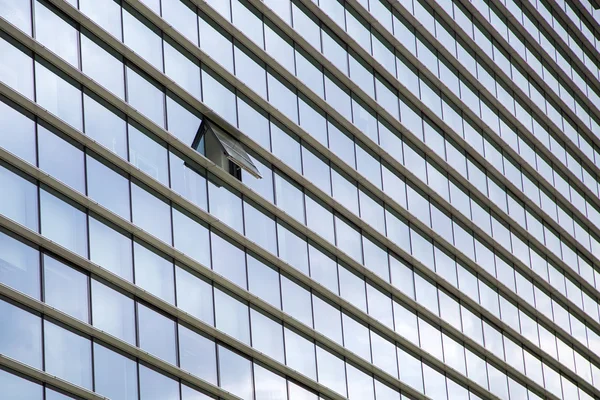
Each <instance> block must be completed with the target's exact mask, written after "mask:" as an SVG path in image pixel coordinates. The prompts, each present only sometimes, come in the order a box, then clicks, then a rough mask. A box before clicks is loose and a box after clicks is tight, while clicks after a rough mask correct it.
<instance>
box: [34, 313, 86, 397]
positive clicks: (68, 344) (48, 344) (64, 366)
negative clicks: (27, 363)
mask: <svg viewBox="0 0 600 400" xmlns="http://www.w3.org/2000/svg"><path fill="white" fill-rule="evenodd" d="M44 350H45V359H44V361H45V366H46V372H48V373H49V374H52V375H56V376H57V377H59V378H61V379H64V380H66V381H69V382H71V383H74V384H75V385H78V386H82V387H84V388H86V389H88V390H92V345H91V342H90V340H89V339H86V338H84V337H83V336H79V335H77V334H75V333H73V332H71V331H68V330H66V329H63V328H61V327H59V326H58V325H55V324H53V323H51V322H48V321H46V320H45V321H44Z"/></svg>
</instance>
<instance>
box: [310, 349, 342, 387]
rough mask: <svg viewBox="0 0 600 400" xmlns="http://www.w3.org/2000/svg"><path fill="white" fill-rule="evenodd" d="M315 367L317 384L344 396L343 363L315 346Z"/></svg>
mask: <svg viewBox="0 0 600 400" xmlns="http://www.w3.org/2000/svg"><path fill="white" fill-rule="evenodd" d="M317 365H318V371H319V383H322V384H323V385H325V386H327V387H329V388H331V389H332V390H334V391H336V392H338V393H339V394H341V395H342V396H346V370H345V368H344V361H343V360H342V359H341V358H338V357H336V356H334V355H333V354H331V353H330V352H328V351H327V350H324V349H323V348H321V347H319V346H317Z"/></svg>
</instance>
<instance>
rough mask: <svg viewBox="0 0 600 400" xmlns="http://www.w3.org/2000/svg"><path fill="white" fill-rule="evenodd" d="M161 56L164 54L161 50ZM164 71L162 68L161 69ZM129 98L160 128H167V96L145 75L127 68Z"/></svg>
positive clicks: (130, 101) (136, 107)
mask: <svg viewBox="0 0 600 400" xmlns="http://www.w3.org/2000/svg"><path fill="white" fill-rule="evenodd" d="M158 53H159V54H162V52H161V51H160V49H159V50H158ZM161 69H162V68H161ZM127 96H128V100H127V101H128V102H129V104H131V106H132V107H134V108H135V109H136V110H138V111H139V112H140V113H142V114H143V115H145V116H146V117H147V118H148V119H150V120H151V121H153V122H154V123H155V124H157V125H158V126H160V127H163V128H164V126H165V103H164V97H165V94H164V92H163V91H162V89H160V88H159V87H158V86H156V84H155V83H154V82H153V81H152V80H151V78H148V77H146V76H145V74H143V73H138V72H136V71H134V70H133V69H131V68H130V67H127Z"/></svg>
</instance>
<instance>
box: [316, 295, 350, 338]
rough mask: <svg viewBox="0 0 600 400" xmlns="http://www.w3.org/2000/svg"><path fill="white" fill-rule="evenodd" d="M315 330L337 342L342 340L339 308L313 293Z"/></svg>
mask: <svg viewBox="0 0 600 400" xmlns="http://www.w3.org/2000/svg"><path fill="white" fill-rule="evenodd" d="M312 300H313V314H314V318H315V330H317V332H319V333H322V334H323V335H325V336H327V337H328V338H329V339H331V340H333V341H334V342H337V343H339V344H342V343H343V340H342V315H341V311H340V309H339V308H337V307H335V306H333V305H331V304H330V303H329V302H327V301H325V300H323V299H321V298H320V297H317V296H315V295H314V294H313V296H312Z"/></svg>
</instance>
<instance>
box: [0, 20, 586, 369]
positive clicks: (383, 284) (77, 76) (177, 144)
mask: <svg viewBox="0 0 600 400" xmlns="http://www.w3.org/2000/svg"><path fill="white" fill-rule="evenodd" d="M9 27H10V26H9ZM15 32H16V33H15V34H16V35H19V34H20V35H21V36H24V34H22V33H20V31H15ZM22 40H23V41H24V44H26V45H29V46H34V47H36V46H37V47H38V48H39V50H38V53H39V54H43V55H44V56H45V57H46V58H48V59H51V60H52V61H53V63H55V65H60V66H61V67H60V69H63V71H64V72H66V73H68V74H70V75H71V76H72V77H73V78H75V79H77V80H79V81H82V82H85V84H86V86H87V87H92V88H94V90H95V91H96V92H97V93H100V95H101V97H104V98H105V99H106V100H108V101H109V102H110V103H112V104H113V105H115V106H116V107H117V108H119V109H121V110H122V111H124V112H125V113H126V114H128V115H130V116H133V117H134V118H135V119H137V120H138V122H140V121H142V125H143V126H145V127H146V128H147V129H149V130H150V131H152V132H154V133H155V134H157V135H158V136H159V137H161V138H163V139H164V140H166V141H167V142H169V143H170V144H171V145H173V147H175V148H177V149H178V150H180V151H181V152H183V153H184V154H186V155H188V156H191V158H192V159H195V160H196V161H198V162H199V164H201V165H203V166H207V167H208V168H209V169H210V170H211V171H212V172H213V173H215V175H217V176H219V177H221V178H222V179H223V180H225V181H226V182H228V183H230V184H231V185H232V186H233V187H235V188H236V189H238V190H240V191H241V192H242V193H245V194H249V193H253V192H252V191H251V190H249V189H247V188H245V187H244V185H242V184H240V183H239V181H237V180H235V179H233V178H231V177H230V176H229V175H228V174H226V173H224V171H222V170H220V169H219V168H217V167H215V166H214V164H212V163H210V162H208V161H207V160H205V159H203V158H202V157H201V156H199V155H198V154H197V153H195V152H193V151H191V149H190V148H189V147H188V146H186V145H183V144H182V143H181V142H179V141H178V140H177V139H175V138H174V137H172V136H170V135H168V134H166V133H165V132H164V131H163V130H162V129H160V128H158V127H157V126H156V125H155V124H154V123H152V122H150V121H149V120H147V119H146V118H145V117H143V116H142V115H141V114H139V113H138V112H137V111H135V110H134V109H133V108H132V107H131V106H129V105H128V104H126V103H124V102H122V101H121V100H119V99H117V98H116V97H115V96H113V95H112V94H110V93H108V92H107V91H106V90H105V89H103V88H102V87H100V86H99V85H97V84H96V83H95V82H94V81H92V80H90V79H89V78H87V77H86V76H85V75H84V74H82V73H81V72H79V71H77V70H75V69H74V68H73V67H71V66H70V65H67V64H66V63H65V62H64V61H62V59H60V58H58V57H57V56H56V55H53V53H51V52H49V51H48V50H47V49H45V48H44V47H43V46H40V45H39V44H37V42H36V41H35V40H33V39H31V38H29V37H27V36H24V37H22ZM30 42H33V43H34V44H33V45H32V44H30ZM132 54H133V55H134V56H135V54H134V53H132ZM136 57H137V56H136ZM139 62H140V64H142V65H146V64H145V63H146V62H145V61H144V60H139ZM146 68H150V67H148V66H147V65H146ZM153 72H154V73H155V74H156V75H157V76H158V73H156V72H155V71H153ZM165 79H166V80H167V84H168V83H169V82H170V81H168V78H165ZM172 86H174V85H173V84H172ZM7 91H8V92H9V93H10V92H13V91H12V90H11V89H7ZM17 96H19V95H17ZM188 97H190V96H189V95H188ZM13 100H14V99H13ZM196 102H197V100H196ZM21 105H22V106H24V107H25V108H28V107H29V108H31V107H32V105H31V104H29V102H28V101H27V100H25V104H21ZM33 107H34V108H35V107H39V106H37V105H34V106H33ZM198 108H200V109H202V110H205V109H206V110H207V112H205V114H210V113H211V112H210V110H208V109H207V108H206V107H205V106H203V105H202V104H200V106H198ZM30 111H31V110H30ZM214 119H216V120H218V121H221V122H222V125H226V126H228V127H229V125H228V124H227V123H225V122H224V121H223V120H222V119H221V118H220V117H218V116H216V115H215V116H214ZM57 121H60V120H57ZM62 125H63V127H62V128H61V129H69V128H70V127H68V126H67V125H66V124H64V123H63V124H62ZM70 129H72V128H70ZM232 130H235V128H233V129H232ZM77 136H81V135H80V134H79V135H77ZM84 138H85V137H84ZM76 140H79V141H81V140H82V139H81V138H76ZM83 140H84V141H86V140H88V141H91V140H89V139H83ZM91 142H93V141H91ZM94 143H95V142H94ZM96 147H99V148H100V149H101V146H98V145H97V144H96ZM101 151H102V150H101ZM108 153H109V154H108V155H107V157H106V158H107V159H109V160H111V159H112V161H113V163H116V164H117V165H118V164H119V162H122V160H121V159H120V158H118V157H116V156H114V155H112V153H110V152H108ZM270 158H271V159H274V158H273V157H270ZM127 165H129V164H127ZM282 167H284V166H282ZM122 168H123V169H124V170H126V171H130V170H132V169H135V168H134V167H132V166H125V167H122ZM285 168H287V170H290V168H289V167H285ZM290 171H291V170H290ZM292 172H293V171H292ZM130 173H131V172H130ZM290 175H292V174H290ZM292 176H293V175H292ZM302 179H303V178H302ZM142 181H143V179H142ZM150 181H152V179H151V178H150ZM145 183H146V184H148V185H149V186H151V187H152V186H153V184H152V183H148V182H145ZM154 185H156V184H154ZM156 186H157V187H155V188H154V189H155V190H157V191H158V192H159V193H161V194H163V195H165V193H164V192H163V189H164V190H166V191H168V189H166V188H164V187H162V185H156ZM166 196H167V197H169V196H168V194H167V195H166ZM176 196H178V195H176ZM178 197H179V196H178ZM251 197H252V195H251ZM254 199H255V201H256V200H258V203H259V204H261V205H263V206H264V207H265V208H266V209H268V210H270V211H271V212H273V213H274V214H275V215H277V216H279V217H280V218H281V217H283V218H282V219H284V220H286V221H287V222H288V223H289V224H290V225H292V226H294V227H297V229H298V230H300V231H301V232H303V233H305V234H307V235H308V236H309V237H310V238H311V239H313V240H315V241H316V242H317V243H320V244H321V245H323V246H324V247H326V248H328V249H330V248H331V244H329V243H328V242H325V241H324V240H323V239H321V238H318V236H317V235H316V234H314V233H312V232H311V231H309V230H308V228H306V227H304V226H303V225H299V223H298V222H296V221H295V220H293V219H291V218H290V217H289V216H286V214H285V213H283V212H282V211H281V210H279V209H278V208H276V207H274V206H273V205H272V204H271V203H268V202H266V201H265V200H264V199H262V198H260V197H254ZM332 201H333V200H332ZM336 204H337V203H336ZM338 207H340V206H339V205H338ZM192 213H194V212H193V211H192ZM346 213H347V211H346ZM201 218H206V219H207V220H209V221H210V219H214V217H212V216H210V215H208V216H205V217H202V216H201ZM412 220H413V221H416V220H415V219H414V217H412ZM223 226H224V227H226V226H225V225H223ZM227 229H229V230H230V231H231V229H230V228H227ZM371 229H372V228H371ZM222 230H223V229H222ZM231 232H232V233H231V234H230V236H231V235H233V236H234V237H235V236H236V235H238V236H239V234H238V233H237V232H235V231H231ZM240 240H242V243H243V240H247V239H245V237H243V236H242V239H240ZM248 243H249V244H246V247H248V248H250V249H253V250H254V251H256V252H258V253H259V254H260V251H258V250H256V249H257V248H258V249H260V248H259V247H258V246H256V245H255V244H253V243H252V242H250V241H248ZM328 246H329V247H328ZM331 251H332V253H334V254H336V255H337V256H338V257H340V258H342V259H343V260H345V261H346V264H348V265H351V266H352V267H353V268H354V269H356V270H358V271H360V272H361V273H362V274H363V275H366V276H367V277H369V278H370V280H372V281H374V282H377V284H378V285H379V286H381V287H384V288H387V290H388V291H390V292H392V293H394V294H395V296H396V297H398V298H404V297H403V296H404V295H403V294H401V292H399V291H398V290H397V289H395V288H394V287H393V286H391V285H390V284H389V283H387V282H386V281H384V280H382V279H381V278H379V277H378V276H376V275H375V274H373V273H372V272H371V271H369V270H367V269H366V268H364V267H363V266H362V265H360V264H358V263H356V262H355V261H354V260H352V259H350V258H349V257H348V256H347V255H345V254H343V253H341V252H340V251H339V250H338V249H337V248H335V247H333V249H332V250H331ZM397 252H398V254H403V255H404V258H405V259H408V260H412V261H411V262H412V264H413V265H416V266H417V268H418V269H420V270H421V272H422V273H424V275H425V276H429V277H430V278H431V279H432V280H434V281H436V278H435V276H436V275H434V274H433V273H432V272H431V271H430V270H429V269H428V268H426V267H424V266H422V264H420V263H418V262H417V261H416V260H415V259H414V258H413V257H412V256H411V255H407V254H405V253H404V252H403V251H402V250H400V251H397ZM263 253H264V251H263ZM265 254H267V256H265V255H264V254H263V256H264V257H265V258H267V259H269V257H271V258H272V257H273V256H272V255H270V253H265ZM272 262H274V263H275V264H277V261H272ZM473 265H474V264H473V263H472V262H471V267H472V268H474V269H476V270H477V268H478V267H476V266H475V267H473ZM292 275H293V274H292ZM296 277H297V278H298V276H296ZM299 277H300V280H301V281H303V282H304V283H305V284H308V285H309V286H311V285H310V284H309V283H307V282H308V281H310V279H309V278H307V277H305V276H304V275H302V274H299ZM493 279H495V278H493ZM488 280H489V278H488ZM492 281H493V280H492ZM437 282H438V283H440V284H442V286H445V287H446V290H447V291H449V292H450V293H453V294H454V295H455V296H456V297H458V298H461V299H462V300H463V302H466V303H467V304H471V307H472V308H473V309H476V310H479V312H480V313H481V314H483V315H486V316H487V317H488V319H490V320H492V321H495V323H496V324H497V325H499V326H505V324H504V323H503V322H501V321H500V322H499V320H497V319H496V318H495V317H494V316H493V315H492V314H490V313H489V312H487V310H484V309H483V308H482V307H481V306H480V305H479V304H477V303H474V302H473V301H472V300H471V299H469V298H468V297H466V296H465V295H464V294H463V293H462V292H460V291H458V290H456V289H455V288H454V287H453V286H451V285H450V284H448V283H447V282H445V281H443V280H442V279H440V278H439V277H438V278H437ZM325 297H328V295H327V294H326V295H325ZM333 297H334V299H335V298H336V297H337V296H335V295H334V296H333ZM508 297H509V298H512V299H513V301H515V302H519V301H521V300H520V299H519V298H518V297H517V296H516V295H514V294H511V295H509V296H508ZM330 299H331V298H330ZM333 301H334V302H335V300H333ZM527 307H529V309H532V310H533V312H531V314H532V315H536V313H537V310H535V309H533V308H532V307H531V306H529V305H525V308H527ZM522 308H523V307H522ZM360 313H361V312H360V311H359V314H360ZM358 318H359V319H364V316H363V317H361V316H358ZM436 318H437V317H434V318H433V319H434V320H436ZM543 318H545V317H544V316H543V315H541V314H539V313H538V319H543ZM379 324H380V325H381V323H379ZM373 325H376V324H373ZM382 330H383V331H385V329H382ZM505 330H507V331H509V332H511V329H509V328H508V327H507V328H505ZM554 330H555V331H557V332H561V331H560V330H559V329H558V328H554ZM512 332H513V334H514V337H516V338H520V337H521V336H520V334H519V333H516V334H515V333H514V331H512ZM392 335H394V333H393V331H392V333H391V336H392ZM457 336H458V337H460V336H461V334H460V333H459V334H458V335H457ZM569 337H570V336H569V335H567V334H565V338H569ZM519 340H521V339H517V341H519ZM399 341H400V342H401V340H399ZM576 345H577V344H576ZM580 346H581V345H580ZM581 347H582V350H583V351H581V352H582V354H590V356H595V355H593V353H590V352H589V349H587V348H585V347H583V346H581ZM532 348H533V349H534V350H533V351H534V352H536V351H539V349H537V347H536V346H533V347H532ZM550 362H553V360H550ZM555 368H556V369H559V370H561V368H563V367H561V366H560V364H557V365H556V366H555ZM565 372H567V374H568V373H569V371H565ZM572 379H573V380H576V378H572Z"/></svg>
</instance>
